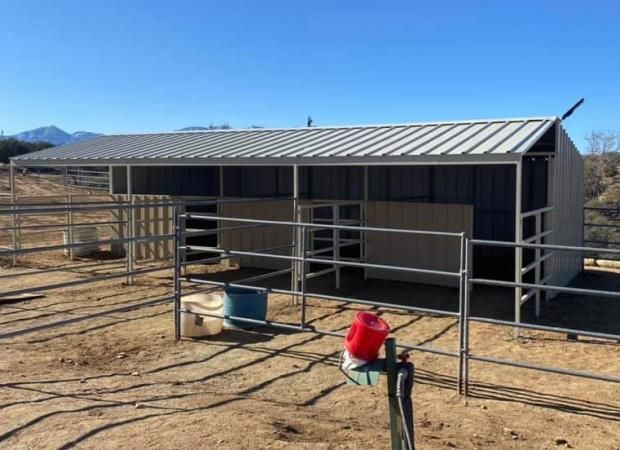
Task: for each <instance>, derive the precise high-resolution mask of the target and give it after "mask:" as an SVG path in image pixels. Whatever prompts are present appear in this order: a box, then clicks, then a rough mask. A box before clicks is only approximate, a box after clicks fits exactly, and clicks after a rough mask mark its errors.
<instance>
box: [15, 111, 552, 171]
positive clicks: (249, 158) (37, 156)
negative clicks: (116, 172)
mask: <svg viewBox="0 0 620 450" xmlns="http://www.w3.org/2000/svg"><path fill="white" fill-rule="evenodd" d="M556 120H557V119H556V118H555V117H543V118H524V119H493V120H472V121H460V122H435V123H411V124H401V125H364V126H347V127H313V128H283V129H238V130H213V131H191V132H173V133H149V134H125V135H110V136H100V137H97V138H94V139H91V140H87V141H81V142H77V143H73V144H67V145H61V146H59V147H54V148H50V149H46V150H42V151H39V152H34V153H29V154H26V155H21V156H18V157H15V158H13V160H14V161H15V162H16V163H17V164H19V165H35V164H36V165H54V164H58V165H60V164H62V165H64V164H73V165H77V164H81V165H85V164H88V165H97V164H99V165H114V164H133V165H150V164H159V165H162V164H164V165H174V164H184V165H185V164H189V165H220V164H231V165H234V164H282V165H287V164H351V163H354V164H381V163H384V164H385V163H399V162H400V163H407V162H427V163H432V162H437V163H441V162H447V161H464V160H472V161H473V160H480V161H484V160H487V161H491V162H492V161H497V160H502V159H504V160H515V159H517V158H518V157H520V155H522V154H523V153H525V152H526V151H527V150H528V149H530V148H531V147H532V145H534V144H535V143H536V141H538V139H540V137H541V136H542V135H543V133H545V131H547V130H548V129H549V127H551V126H552V125H553V123H555V121H556Z"/></svg>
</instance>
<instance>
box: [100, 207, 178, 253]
mask: <svg viewBox="0 0 620 450" xmlns="http://www.w3.org/2000/svg"><path fill="white" fill-rule="evenodd" d="M114 198H115V199H116V200H118V201H125V196H114ZM169 199H170V198H169V197H167V196H159V195H136V196H134V201H135V203H136V204H140V203H152V202H156V201H162V200H169ZM173 214H174V211H173V208H172V207H150V208H136V209H135V221H136V232H135V236H136V237H145V236H155V235H161V234H171V233H172V232H173ZM127 217H128V215H127V210H126V209H123V208H117V209H113V210H112V211H111V220H112V221H124V222H126V221H127ZM127 226H128V225H127V224H126V223H125V224H115V225H112V226H110V234H111V239H122V238H124V237H126V236H127V235H128V234H127V231H128V229H127ZM173 245H174V244H173V241H172V239H169V240H166V241H164V240H160V241H153V242H138V243H136V255H135V257H136V260H142V261H158V260H168V259H172V255H173V250H172V248H173ZM124 247H125V245H123V244H114V245H112V253H113V254H115V255H124V254H125V249H124Z"/></svg>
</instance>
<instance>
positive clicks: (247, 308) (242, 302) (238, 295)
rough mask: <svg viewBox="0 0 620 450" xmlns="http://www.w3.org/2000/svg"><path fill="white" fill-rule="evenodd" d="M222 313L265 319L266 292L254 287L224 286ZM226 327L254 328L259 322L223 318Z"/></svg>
mask: <svg viewBox="0 0 620 450" xmlns="http://www.w3.org/2000/svg"><path fill="white" fill-rule="evenodd" d="M224 315H225V316H236V317H243V318H245V319H254V320H265V318H266V317H267V292H266V291H259V290H256V289H245V288H236V287H231V288H226V289H225V290H224ZM224 326H225V327H227V328H241V329H248V328H255V327H258V326H260V324H255V323H250V322H241V321H239V320H230V319H224Z"/></svg>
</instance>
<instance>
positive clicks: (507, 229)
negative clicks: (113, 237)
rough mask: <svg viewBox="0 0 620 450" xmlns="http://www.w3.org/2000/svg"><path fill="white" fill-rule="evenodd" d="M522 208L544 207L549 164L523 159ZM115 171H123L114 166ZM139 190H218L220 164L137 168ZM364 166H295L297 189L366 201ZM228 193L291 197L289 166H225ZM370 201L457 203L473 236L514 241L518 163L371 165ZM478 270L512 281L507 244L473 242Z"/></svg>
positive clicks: (117, 182)
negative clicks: (465, 207) (470, 210)
mask: <svg viewBox="0 0 620 450" xmlns="http://www.w3.org/2000/svg"><path fill="white" fill-rule="evenodd" d="M523 168H524V180H523V181H524V182H523V186H524V191H523V193H524V197H523V198H524V208H526V209H532V208H538V207H542V206H545V204H546V198H547V181H546V176H547V175H546V171H547V164H546V162H543V163H541V162H540V160H537V162H534V161H529V160H526V161H524V165H523ZM119 169H120V170H119ZM132 170H133V171H134V172H133V178H134V192H135V193H136V194H159V195H210V196H211V195H212V196H216V195H218V189H219V169H218V168H217V167H136V168H134V169H132ZM363 174H364V169H363V168H362V167H318V166H317V167H300V185H301V188H300V194H301V195H302V196H303V197H306V198H314V199H346V200H359V199H362V198H363V184H364V183H363V177H364V175H363ZM113 181H114V183H113V184H114V192H116V193H120V192H125V169H124V168H115V169H114V177H113ZM224 183H225V194H226V196H228V197H278V196H290V195H292V194H293V189H292V184H293V169H292V167H225V169H224ZM369 199H370V200H379V201H412V202H432V203H457V204H469V205H473V206H474V237H475V238H480V239H493V240H500V241H514V237H515V234H514V233H515V231H514V224H515V215H514V214H515V206H514V205H515V168H514V166H513V165H481V166H439V167H419V166H409V167H398V166H373V167H370V168H369ZM474 261H475V267H474V271H475V275H476V276H489V277H500V278H504V279H511V278H512V277H513V276H514V271H513V267H514V252H513V251H512V249H506V248H494V247H478V248H476V251H475V254H474Z"/></svg>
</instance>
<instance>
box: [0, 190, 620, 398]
mask: <svg viewBox="0 0 620 450" xmlns="http://www.w3.org/2000/svg"><path fill="white" fill-rule="evenodd" d="M261 200H269V199H226V200H205V201H182V202H175V201H160V202H148V203H143V204H133V203H130V202H117V201H115V202H105V201H104V202H84V203H81V204H68V203H62V204H57V205H45V204H41V205H21V206H19V209H17V208H16V205H12V206H11V207H6V208H2V209H0V216H2V215H7V216H11V217H14V216H15V215H17V214H20V215H21V214H25V215H46V214H47V215H50V214H52V215H53V214H60V215H66V214H69V213H70V212H71V213H76V212H84V211H101V210H108V211H110V210H118V208H123V209H127V211H135V210H136V209H138V208H149V207H171V208H173V209H174V214H173V219H174V232H173V233H167V234H159V235H152V236H133V235H129V236H126V237H123V238H121V239H100V240H96V241H88V242H79V243H63V244H52V245H44V246H35V247H26V248H24V247H22V248H9V249H5V250H1V251H0V257H12V256H19V255H25V254H32V253H39V252H48V251H56V250H61V249H71V248H77V247H81V246H92V245H110V244H124V245H126V246H127V247H128V248H130V247H131V245H132V244H133V243H135V242H142V241H146V242H148V241H158V240H163V241H167V240H172V241H173V243H174V258H173V264H172V265H165V266H158V267H148V268H141V269H135V268H134V266H133V263H132V262H131V258H130V257H131V254H130V253H131V252H129V251H128V255H127V261H126V263H125V264H124V268H125V270H124V271H122V272H119V273H112V274H107V275H102V276H94V277H90V278H85V279H79V280H71V281H65V282H62V283H52V284H49V285H39V286H28V287H24V288H20V289H12V290H9V291H5V292H0V298H6V297H9V296H15V295H20V294H26V293H32V292H41V291H46V290H52V289H59V288H64V287H69V286H75V285H82V284H85V283H93V282H99V281H106V280H113V279H122V278H126V279H127V281H131V278H132V277H134V276H138V275H144V274H149V273H152V272H156V271H162V270H169V269H173V277H172V291H173V292H172V293H171V295H170V296H167V297H163V298H159V299H151V300H149V301H147V302H144V303H141V304H138V305H134V306H128V307H123V308H121V309H118V308H117V309H115V310H109V311H104V312H101V313H97V314H96V315H94V316H101V315H104V314H107V313H112V312H116V311H117V310H123V309H126V308H134V309H135V308H139V307H142V306H151V305H153V304H160V303H166V302H169V301H171V300H172V301H173V305H174V307H173V311H174V325H175V337H176V339H180V338H181V335H180V319H181V314H184V313H186V311H184V310H183V309H182V308H181V298H182V296H183V283H189V284H191V285H193V287H194V289H192V292H197V290H196V288H198V287H199V286H200V285H206V286H207V287H205V288H203V289H201V290H203V291H204V290H207V291H208V290H217V289H222V288H225V287H228V286H230V287H244V288H252V289H259V290H263V291H267V292H269V293H276V294H285V295H290V296H292V298H295V297H297V298H300V299H301V303H300V305H299V313H300V317H299V322H298V323H286V322H279V321H272V320H264V321H260V320H252V319H247V318H243V317H237V316H229V315H212V314H204V315H205V316H210V317H220V318H225V319H232V320H236V321H242V322H243V321H245V322H251V323H256V324H261V325H266V326H272V327H276V328H282V329H289V330H296V331H300V332H312V333H318V334H322V335H327V336H334V337H341V338H342V337H344V334H343V333H340V332H335V331H331V330H322V329H318V328H316V327H315V326H312V325H310V324H309V323H308V321H307V320H306V308H307V303H306V300H307V299H308V298H313V299H318V300H328V301H336V302H342V303H353V304H360V305H366V306H372V307H377V308H386V309H392V310H402V311H405V312H410V313H417V314H429V315H436V316H442V317H450V318H453V319H455V320H457V321H458V348H457V349H456V350H454V349H445V348H438V347H431V346H428V345H417V344H407V343H403V344H401V347H402V348H404V349H407V350H413V351H421V352H428V353H432V354H436V355H441V356H447V357H451V358H455V359H456V360H457V361H458V368H457V372H456V373H457V386H458V392H459V393H461V394H463V395H467V393H468V389H469V386H470V372H471V368H470V364H471V361H478V362H484V363H490V364H499V365H505V366H511V367H516V368H524V369H531V370H538V371H543V372H548V373H554V374H560V375H571V376H578V377H584V378H590V379H594V380H602V381H608V382H613V383H620V376H615V375H607V374H600V373H599V374H597V373H593V372H588V371H579V370H573V369H566V368H560V367H552V366H545V365H539V364H532V363H526V362H522V361H515V360H510V359H501V358H496V357H491V356H487V355H482V354H478V353H473V352H472V351H471V345H470V325H471V323H472V322H473V323H483V324H491V325H496V326H502V327H509V328H513V329H514V328H517V329H525V330H538V331H543V332H552V333H562V334H569V335H581V336H587V337H592V338H597V339H606V340H613V341H620V334H615V333H601V332H592V331H588V330H580V329H571V328H564V327H551V326H545V325H539V324H531V323H522V322H521V323H516V322H515V321H509V320H499V319H492V318H488V317H480V316H475V315H472V314H471V310H470V306H471V295H472V293H471V291H472V289H473V288H474V286H476V285H478V286H483V285H485V286H500V287H507V288H512V289H516V288H522V289H536V290H540V291H543V292H545V291H548V292H557V293H566V294H573V295H588V296H601V297H607V298H611V299H614V300H617V301H620V293H619V292H615V291H604V290H595V289H583V288H574V287H563V286H552V285H547V284H536V283H523V282H516V281H514V282H511V281H504V280H495V279H487V278H477V277H474V276H473V273H472V267H471V266H472V264H471V262H472V255H473V249H474V248H475V247H477V246H498V247H509V248H515V249H517V248H521V249H539V250H548V251H555V252H578V253H581V254H586V253H591V252H605V253H613V254H614V255H620V249H600V248H592V247H579V246H562V245H549V244H534V243H527V242H521V243H515V242H504V241H492V240H481V239H471V238H470V237H468V236H466V234H465V233H453V232H440V231H422V230H409V229H394V228H380V227H369V226H366V225H365V224H364V223H359V224H355V225H342V224H330V223H308V222H287V221H274V220H257V219H251V218H243V217H222V216H220V215H217V214H214V215H209V214H205V213H191V212H187V211H186V210H187V207H188V206H193V205H220V204H222V203H229V202H240V203H243V202H248V201H261ZM130 216H131V214H130ZM188 219H191V220H192V221H193V222H196V221H198V222H200V221H203V222H215V224H216V226H215V228H213V227H211V228H208V229H207V227H205V231H204V232H202V234H214V235H220V234H221V233H225V232H226V231H227V230H230V229H236V230H238V229H244V228H248V229H251V228H256V227H287V228H291V229H296V230H298V232H297V233H292V235H293V236H297V238H296V239H294V241H293V242H292V244H291V245H290V246H286V248H267V249H260V250H257V251H241V250H234V249H225V248H221V247H220V246H204V245H189V244H187V242H186V239H185V237H186V235H187V231H186V229H185V222H186V221H187V220H188ZM231 223H232V224H233V225H232V226H231ZM75 225H76V226H77V225H78V224H75ZM56 226H61V227H62V226H63V225H56ZM9 228H11V227H8V228H7V230H8V229H9ZM316 229H325V230H331V231H332V232H333V234H334V235H337V234H339V233H341V232H348V233H350V232H354V233H359V234H360V236H365V235H367V234H368V233H396V234H402V235H409V236H413V235H416V236H441V237H443V238H445V239H452V240H456V241H457V242H458V244H459V245H458V248H459V254H458V255H456V256H457V257H458V261H459V267H458V270H456V271H444V270H431V269H424V268H415V267H404V266H399V265H391V264H372V263H369V262H368V260H367V259H365V258H361V259H359V258H352V259H347V260H344V259H339V258H328V259H326V258H317V257H316V256H314V255H313V254H312V248H311V246H309V245H308V244H309V242H308V240H309V236H310V235H311V233H312V230H316ZM14 231H15V230H14ZM334 241H335V242H342V244H343V245H346V244H348V243H349V241H347V240H346V239H342V240H340V239H335V240H334ZM362 242H363V240H362V239H360V244H361V243H362ZM282 250H286V251H287V252H290V254H278V252H281V251H282ZM187 252H194V253H195V254H196V253H197V254H200V253H202V254H204V256H205V257H204V258H202V259H197V260H193V261H189V260H186V259H185V257H184V255H185V253H187ZM360 253H361V255H364V253H363V252H362V251H361V250H360ZM240 256H252V257H260V258H273V259H280V260H283V261H288V262H289V263H290V264H291V268H286V269H282V270H276V271H273V272H269V273H266V274H261V275H257V276H254V277H250V278H246V279H244V280H239V281H237V282H233V283H227V282H219V281H213V280H208V279H203V278H200V277H197V276H193V275H188V274H187V273H184V268H187V267H188V266H191V265H195V264H204V263H211V262H213V263H217V262H221V261H224V260H226V259H229V258H232V257H240ZM89 264H92V263H88V264H85V265H83V266H82V267H88V266H89ZM311 264H312V265H321V266H330V267H337V268H342V267H353V268H359V269H381V270H391V271H400V272H403V273H418V274H428V275H441V276H445V277H451V278H454V279H456V280H458V311H456V312H455V311H447V310H442V309H433V308H424V307H418V306H411V305H401V304H395V303H388V302H380V301H372V300H367V299H361V298H352V297H347V296H342V295H336V294H333V293H314V292H310V291H309V290H308V286H307V280H308V275H310V274H311V272H310V265H311ZM55 270H62V269H61V268H60V269H56V268H51V269H45V270H44V271H55ZM42 272H43V271H42ZM30 273H31V272H27V273H26V272H23V273H18V274H15V273H9V274H6V275H2V277H8V276H11V277H13V276H26V275H27V274H30ZM34 273H35V274H36V273H37V272H34ZM331 273H333V271H331ZM284 274H291V275H292V277H294V283H291V288H290V289H278V288H270V287H264V286H258V285H256V284H255V283H256V282H257V281H259V280H264V279H268V278H272V277H276V276H280V275H284ZM76 320H80V319H70V322H74V321H76ZM65 322H67V321H60V322H56V323H53V324H49V325H41V326H37V327H32V328H28V329H24V330H19V331H14V332H10V333H5V334H1V333H0V339H3V338H10V337H15V336H18V335H21V334H25V333H30V332H34V331H40V330H43V329H46V328H49V327H51V326H60V325H63V324H65Z"/></svg>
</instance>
